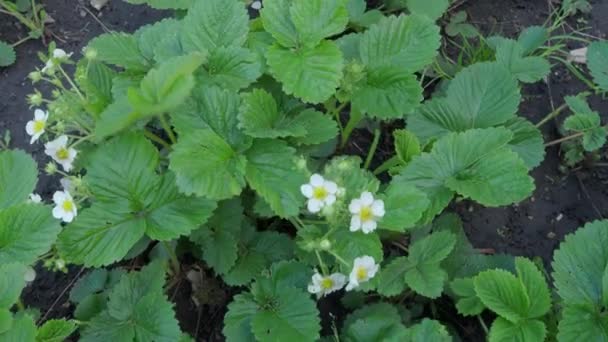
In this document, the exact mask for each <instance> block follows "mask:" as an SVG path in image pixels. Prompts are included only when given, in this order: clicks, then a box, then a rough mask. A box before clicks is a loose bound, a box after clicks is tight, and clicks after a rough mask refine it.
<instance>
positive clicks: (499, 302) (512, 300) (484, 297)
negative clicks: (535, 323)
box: [474, 269, 530, 322]
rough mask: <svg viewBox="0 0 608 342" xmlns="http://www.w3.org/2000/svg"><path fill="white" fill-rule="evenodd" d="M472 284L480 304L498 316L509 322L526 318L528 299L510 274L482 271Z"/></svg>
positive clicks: (501, 271) (499, 271)
mask: <svg viewBox="0 0 608 342" xmlns="http://www.w3.org/2000/svg"><path fill="white" fill-rule="evenodd" d="M474 284H475V293H477V296H478V297H479V299H480V300H481V302H482V303H483V304H484V305H485V306H486V307H488V308H489V309H490V310H492V311H494V312H496V313H497V314H498V315H499V316H501V317H504V318H505V319H507V320H509V321H511V322H518V321H519V320H521V319H523V318H526V316H527V310H528V307H529V306H530V298H529V297H528V296H527V295H526V292H525V289H524V287H523V285H522V284H521V282H520V281H519V279H517V277H515V276H514V275H513V274H512V273H510V272H507V271H504V270H499V269H496V270H489V271H484V272H481V273H479V274H478V275H477V276H476V277H475V279H474Z"/></svg>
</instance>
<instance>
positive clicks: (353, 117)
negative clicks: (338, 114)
mask: <svg viewBox="0 0 608 342" xmlns="http://www.w3.org/2000/svg"><path fill="white" fill-rule="evenodd" d="M362 119H363V114H362V113H361V112H360V111H358V110H353V109H351V111H350V118H349V119H348V123H346V127H344V130H343V131H342V143H341V144H340V147H341V148H344V146H346V143H347V142H348V139H349V138H350V135H351V134H352V133H353V130H354V129H355V128H356V127H357V125H358V124H359V122H361V120H362Z"/></svg>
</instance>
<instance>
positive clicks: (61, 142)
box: [55, 135, 68, 146]
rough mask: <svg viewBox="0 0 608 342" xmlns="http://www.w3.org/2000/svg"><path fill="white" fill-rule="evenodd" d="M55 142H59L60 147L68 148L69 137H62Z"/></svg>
mask: <svg viewBox="0 0 608 342" xmlns="http://www.w3.org/2000/svg"><path fill="white" fill-rule="evenodd" d="M55 141H57V143H58V144H59V146H66V145H67V144H68V137H67V135H62V136H60V137H59V138H57V139H55Z"/></svg>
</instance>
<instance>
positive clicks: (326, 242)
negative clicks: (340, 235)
mask: <svg viewBox="0 0 608 342" xmlns="http://www.w3.org/2000/svg"><path fill="white" fill-rule="evenodd" d="M319 249H321V250H323V251H328V250H330V249H331V241H329V240H327V239H323V240H321V242H319Z"/></svg>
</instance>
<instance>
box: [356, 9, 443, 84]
mask: <svg viewBox="0 0 608 342" xmlns="http://www.w3.org/2000/svg"><path fill="white" fill-rule="evenodd" d="M439 44H440V36H439V28H438V27H437V26H436V25H435V24H433V22H432V21H431V20H430V19H427V18H425V17H422V16H417V15H410V16H404V15H401V16H399V17H395V16H390V17H386V18H383V19H382V20H380V22H379V23H378V24H376V25H373V26H372V27H370V28H369V30H367V31H365V33H364V34H363V37H361V45H360V54H361V60H362V61H363V63H364V64H365V65H368V66H370V67H375V66H394V67H399V68H401V70H403V71H404V72H405V71H407V72H410V73H412V72H415V71H418V70H420V69H422V68H424V67H425V66H426V65H428V64H430V63H431V62H432V61H433V59H434V58H435V56H436V55H437V49H438V48H439Z"/></svg>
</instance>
